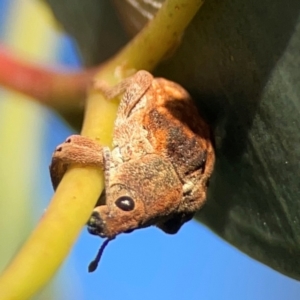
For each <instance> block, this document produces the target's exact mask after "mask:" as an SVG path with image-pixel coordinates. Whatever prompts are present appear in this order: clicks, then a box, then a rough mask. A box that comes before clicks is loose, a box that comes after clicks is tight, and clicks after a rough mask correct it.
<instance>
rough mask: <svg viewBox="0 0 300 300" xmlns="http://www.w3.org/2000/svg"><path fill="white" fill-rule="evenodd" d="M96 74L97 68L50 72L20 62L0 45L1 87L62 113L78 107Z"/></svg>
mask: <svg viewBox="0 0 300 300" xmlns="http://www.w3.org/2000/svg"><path fill="white" fill-rule="evenodd" d="M96 71H97V70H96V69H95V68H94V69H89V70H83V71H79V72H71V71H67V72H58V71H51V70H49V69H45V68H42V67H39V66H35V65H31V64H29V63H26V62H23V61H21V60H20V59H18V58H16V57H14V56H13V55H11V54H9V53H8V51H7V50H5V49H4V47H3V46H1V45H0V85H2V86H4V87H6V88H9V89H12V90H15V91H18V92H21V93H23V94H25V95H28V96H30V97H32V98H34V99H36V100H37V101H38V102H41V103H42V104H45V105H47V106H50V107H51V108H54V109H56V110H58V111H60V112H61V111H68V110H74V108H75V109H76V107H79V106H78V104H80V102H81V101H83V99H84V98H85V94H86V90H87V87H88V85H89V84H90V83H91V78H93V75H94V73H95V72H96Z"/></svg>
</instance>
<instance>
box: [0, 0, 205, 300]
mask: <svg viewBox="0 0 300 300" xmlns="http://www.w3.org/2000/svg"><path fill="white" fill-rule="evenodd" d="M202 2H203V1H202V0H166V1H165V3H164V4H163V6H162V8H161V9H160V10H159V12H158V13H157V15H156V17H155V18H154V19H153V20H152V21H151V22H150V23H149V24H148V25H147V26H146V27H145V28H144V29H143V30H142V31H141V32H140V33H139V34H138V35H137V36H136V37H135V38H134V39H133V40H132V41H131V42H130V43H129V44H128V45H127V46H126V47H125V48H124V49H123V50H121V51H120V53H118V54H117V55H116V56H115V57H114V58H113V59H112V60H110V61H109V62H107V63H106V65H105V66H103V68H102V69H101V71H100V72H99V73H98V74H97V75H96V79H101V80H105V81H106V82H107V83H108V84H110V85H114V84H116V83H117V82H118V81H120V80H121V79H122V78H123V77H124V76H126V75H127V74H128V72H127V71H130V70H131V69H146V70H152V69H153V68H154V67H155V66H156V64H157V63H158V62H159V61H160V60H161V58H162V57H163V56H164V55H165V53H167V51H168V50H169V48H170V47H172V46H173V44H174V43H176V42H177V39H178V38H179V37H180V36H181V34H182V33H183V31H184V30H185V28H186V26H187V25H188V24H189V22H190V21H191V19H192V18H193V16H194V15H195V13H196V12H197V10H198V9H199V7H200V6H201V5H202ZM116 110H117V103H116V102H114V101H107V100H105V99H104V98H103V96H102V95H101V94H99V92H97V91H95V90H93V89H91V90H90V91H89V95H88V99H87V107H86V114H85V119H84V125H83V129H82V134H83V135H86V136H89V137H91V138H94V139H96V140H97V141H98V142H99V143H101V144H102V145H110V144H111V140H112V130H113V123H114V119H115V115H116ZM102 189H103V173H102V172H101V171H100V170H96V169H93V168H87V167H75V166H74V167H72V168H70V169H69V170H68V172H67V173H66V174H65V176H64V178H63V180H62V181H61V183H60V185H59V187H58V189H57V191H56V193H55V195H54V196H53V198H52V200H51V203H50V206H49V208H48V210H47V212H46V213H45V215H44V216H43V218H42V219H41V221H40V222H39V224H38V226H37V227H36V229H35V231H34V232H33V233H32V235H31V236H30V237H29V239H28V240H27V242H26V243H25V245H24V246H23V248H22V249H21V250H20V252H19V253H18V254H17V256H16V257H15V258H14V260H13V261H12V262H11V264H10V265H9V266H8V267H7V269H6V270H5V272H4V273H3V275H2V277H1V278H0V291H1V295H0V299H1V300H8V299H10V300H12V299H15V300H19V299H22V300H24V299H27V298H28V297H30V296H31V295H33V294H34V293H36V291H37V290H39V289H40V288H41V287H42V286H43V285H44V284H45V283H46V282H47V281H48V280H49V279H50V278H51V277H52V276H53V274H54V272H55V271H56V270H57V268H58V267H59V266H60V264H61V263H62V261H63V259H64V258H65V256H66V255H67V254H68V252H69V250H70V248H71V246H72V244H73V243H74V241H75V239H76V238H77V236H78V234H79V232H80V230H81V228H82V227H83V226H84V224H85V223H86V221H87V220H88V218H89V216H90V214H91V211H92V209H93V207H94V205H95V203H96V200H97V198H98V196H99V195H100V193H101V191H102Z"/></svg>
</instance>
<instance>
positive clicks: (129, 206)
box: [115, 196, 134, 211]
mask: <svg viewBox="0 0 300 300" xmlns="http://www.w3.org/2000/svg"><path fill="white" fill-rule="evenodd" d="M115 204H116V206H117V207H118V208H120V209H122V210H124V211H130V210H133V209H134V201H133V199H132V198H131V197H129V196H122V197H120V198H118V199H117V200H116V202H115Z"/></svg>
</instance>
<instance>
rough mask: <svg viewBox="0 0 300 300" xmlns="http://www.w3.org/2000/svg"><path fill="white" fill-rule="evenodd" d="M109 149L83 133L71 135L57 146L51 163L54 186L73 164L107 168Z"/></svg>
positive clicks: (55, 186) (54, 186)
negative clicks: (106, 157)
mask: <svg viewBox="0 0 300 300" xmlns="http://www.w3.org/2000/svg"><path fill="white" fill-rule="evenodd" d="M107 152H109V149H108V148H107V149H106V147H102V146H100V145H99V144H97V143H96V142H95V141H93V140H92V139H90V138H87V137H84V136H81V135H71V136H70V137H68V138H67V139H66V141H65V142H64V143H62V144H60V145H59V146H57V147H56V149H55V151H54V153H53V156H52V161H51V165H50V175H51V181H52V185H53V188H54V189H56V188H57V186H58V184H59V183H60V181H61V179H62V177H63V176H64V174H65V172H66V171H67V168H68V166H69V165H71V164H78V165H85V166H95V167H99V168H101V169H104V168H105V162H104V161H105V156H107V154H105V155H104V153H107Z"/></svg>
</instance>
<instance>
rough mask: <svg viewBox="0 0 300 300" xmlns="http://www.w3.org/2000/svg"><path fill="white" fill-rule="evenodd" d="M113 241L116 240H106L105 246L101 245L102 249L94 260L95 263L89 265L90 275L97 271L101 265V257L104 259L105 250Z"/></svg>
mask: <svg viewBox="0 0 300 300" xmlns="http://www.w3.org/2000/svg"><path fill="white" fill-rule="evenodd" d="M113 239H114V238H112V239H106V240H105V241H104V242H103V244H102V245H101V247H100V249H99V251H98V253H97V255H96V257H95V259H94V260H93V261H91V263H90V264H89V268H88V270H89V273H91V272H94V271H95V270H96V269H97V267H98V264H99V262H100V259H101V257H102V254H103V251H104V249H105V248H106V246H107V245H108V243H109V242H110V241H111V240H113Z"/></svg>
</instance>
